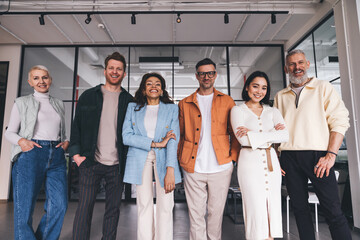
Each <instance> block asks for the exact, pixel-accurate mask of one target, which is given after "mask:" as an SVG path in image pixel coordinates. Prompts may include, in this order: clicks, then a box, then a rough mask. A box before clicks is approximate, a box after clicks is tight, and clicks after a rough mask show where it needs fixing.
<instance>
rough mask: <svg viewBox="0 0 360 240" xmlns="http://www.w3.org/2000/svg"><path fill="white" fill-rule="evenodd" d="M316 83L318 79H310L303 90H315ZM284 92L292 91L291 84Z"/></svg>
mask: <svg viewBox="0 0 360 240" xmlns="http://www.w3.org/2000/svg"><path fill="white" fill-rule="evenodd" d="M317 81H318V79H317V78H316V77H312V78H310V81H309V82H308V83H306V84H305V86H304V88H315V87H316V82H317ZM284 90H285V91H284V92H290V91H292V88H291V83H290V84H289V85H288V86H287V87H286V88H285V89H284Z"/></svg>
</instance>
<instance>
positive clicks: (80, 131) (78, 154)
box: [69, 52, 132, 240]
mask: <svg viewBox="0 0 360 240" xmlns="http://www.w3.org/2000/svg"><path fill="white" fill-rule="evenodd" d="M125 69H126V61H125V58H124V56H122V55H121V54H120V53H118V52H114V53H113V54H111V55H109V56H108V57H107V58H106V59H105V70H104V75H105V79H106V83H105V85H98V86H96V87H93V88H90V89H88V90H86V91H85V92H84V93H83V94H82V95H81V97H80V98H79V101H78V103H77V106H76V113H75V118H74V122H73V125H72V129H71V137H70V147H69V152H70V156H72V157H73V159H74V161H75V163H76V164H77V165H78V167H79V205H78V208H77V210H76V215H75V219H74V228H73V239H89V238H90V226H91V218H92V213H93V210H94V204H95V200H96V195H97V192H98V190H99V187H100V181H101V179H102V178H104V179H105V184H106V185H105V190H106V192H105V194H106V196H105V213H104V221H103V230H102V234H103V237H102V239H114V240H115V239H116V231H117V225H118V221H119V215H120V203H121V194H122V191H123V174H124V168H125V161H126V154H127V147H125V146H124V145H123V140H122V125H123V122H124V118H125V113H126V109H127V105H128V103H129V102H131V101H132V96H131V95H130V94H129V93H128V92H127V91H126V90H125V89H123V88H122V87H121V82H122V80H123V79H124V77H125V76H126V73H125Z"/></svg>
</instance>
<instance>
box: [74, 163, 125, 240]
mask: <svg viewBox="0 0 360 240" xmlns="http://www.w3.org/2000/svg"><path fill="white" fill-rule="evenodd" d="M102 178H104V179H105V194H106V196H105V213H104V221H103V229H102V234H103V237H102V239H103V240H110V239H111V240H115V239H116V231H117V226H118V221H119V215H120V203H121V194H122V191H123V186H124V184H123V181H122V177H121V175H120V174H119V165H114V166H106V165H103V164H100V163H96V164H95V165H93V166H90V167H85V166H82V165H80V168H79V205H78V208H77V210H76V214H75V219H74V228H73V239H77V240H78V239H81V240H83V239H86V240H88V239H90V227H91V219H92V214H93V210H94V204H95V200H96V195H97V193H98V191H99V188H100V181H101V179H102Z"/></svg>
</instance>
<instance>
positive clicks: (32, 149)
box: [22, 146, 37, 153]
mask: <svg viewBox="0 0 360 240" xmlns="http://www.w3.org/2000/svg"><path fill="white" fill-rule="evenodd" d="M35 148H37V147H36V146H34V147H33V148H32V149H30V150H27V151H25V152H22V153H28V152H31V151H32V150H34V149H35Z"/></svg>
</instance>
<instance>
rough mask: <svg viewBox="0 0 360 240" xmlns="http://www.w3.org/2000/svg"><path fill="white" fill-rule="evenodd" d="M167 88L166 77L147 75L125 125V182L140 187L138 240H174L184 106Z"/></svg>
mask: <svg viewBox="0 0 360 240" xmlns="http://www.w3.org/2000/svg"><path fill="white" fill-rule="evenodd" d="M165 88H166V85H165V79H164V78H163V77H162V76H161V75H160V74H158V73H147V74H145V75H144V76H143V78H142V80H141V83H140V87H139V89H138V90H137V91H136V93H135V102H134V103H130V104H129V105H128V108H127V112H126V116H125V121H124V125H123V141H124V144H125V145H128V146H129V151H128V154H127V160H126V167H125V176H124V182H127V183H131V184H136V194H137V199H136V204H137V208H138V228H137V239H138V240H146V239H149V240H154V239H157V240H162V239H164V240H171V239H173V224H172V222H173V214H172V211H173V208H174V194H173V193H172V191H173V190H174V188H175V184H176V183H179V182H180V181H181V177H180V170H179V165H178V161H177V146H178V141H179V120H178V106H177V105H176V104H174V102H173V101H172V100H171V99H170V97H169V94H168V92H167V91H166V90H165ZM153 169H154V175H155V180H156V203H157V204H156V216H154V206H153ZM155 217H156V224H155V219H154V218H155Z"/></svg>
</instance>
